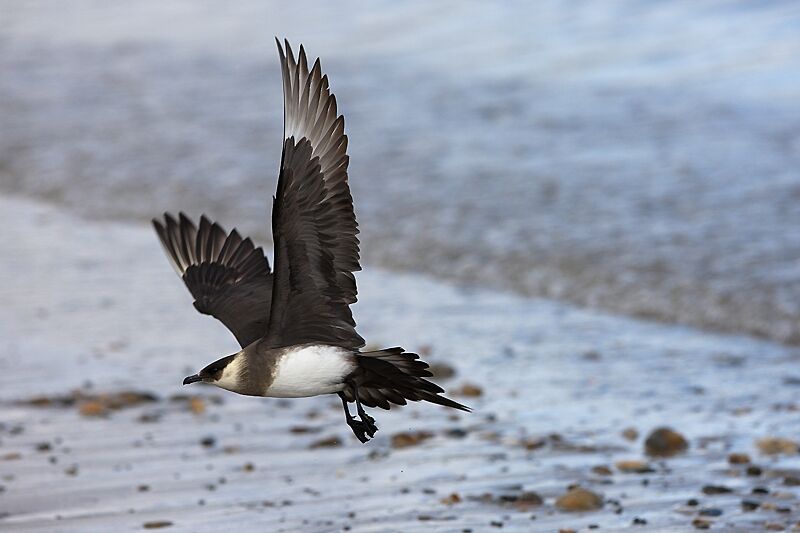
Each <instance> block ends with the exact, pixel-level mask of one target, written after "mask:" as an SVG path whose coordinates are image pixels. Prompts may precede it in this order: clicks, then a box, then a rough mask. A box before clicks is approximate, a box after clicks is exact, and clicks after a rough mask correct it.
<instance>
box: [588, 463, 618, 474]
mask: <svg viewBox="0 0 800 533" xmlns="http://www.w3.org/2000/svg"><path fill="white" fill-rule="evenodd" d="M592 472H594V473H595V474H597V475H598V476H610V475H612V474H613V472H611V469H610V468H609V467H607V466H606V465H597V466H594V467H592Z"/></svg>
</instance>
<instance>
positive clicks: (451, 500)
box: [439, 492, 461, 505]
mask: <svg viewBox="0 0 800 533" xmlns="http://www.w3.org/2000/svg"><path fill="white" fill-rule="evenodd" d="M439 501H440V502H442V503H443V504H445V505H455V504H457V503H461V496H460V495H459V494H458V493H457V492H454V493H452V494H451V495H450V496H445V497H444V498H442V499H441V500H439Z"/></svg>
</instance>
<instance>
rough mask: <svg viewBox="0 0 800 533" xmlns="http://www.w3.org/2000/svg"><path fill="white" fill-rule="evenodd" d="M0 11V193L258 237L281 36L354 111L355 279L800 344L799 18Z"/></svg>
mask: <svg viewBox="0 0 800 533" xmlns="http://www.w3.org/2000/svg"><path fill="white" fill-rule="evenodd" d="M311 6H312V4H305V3H302V2H292V3H288V4H287V3H286V2H252V1H246V2H239V3H236V5H234V6H227V7H226V8H225V9H224V10H223V9H219V8H215V7H214V6H212V5H211V4H205V3H197V2H189V1H177V2H169V3H163V2H155V1H144V2H136V3H129V2H109V1H98V0H80V1H76V2H70V3H64V4H59V6H57V7H54V6H53V4H51V3H47V2H21V1H6V2H3V4H2V6H0V71H1V72H3V75H2V76H0V115H1V116H2V117H3V128H2V130H0V190H2V191H5V192H12V193H17V194H25V195H35V196H37V197H39V198H44V199H47V200H48V201H51V202H54V203H57V204H59V205H64V206H68V207H69V208H71V209H75V210H77V211H79V212H81V213H83V214H88V215H92V216H98V217H106V218H108V217H110V218H118V219H119V218H122V219H137V220H144V219H146V218H149V217H150V216H152V215H154V214H156V213H158V212H160V211H162V210H166V209H170V210H177V209H185V210H187V211H189V212H192V213H199V212H201V211H202V212H207V213H210V214H211V215H213V216H214V217H218V218H219V220H220V221H221V222H222V223H223V224H224V225H226V226H228V227H230V226H233V225H238V226H239V227H242V228H244V229H245V230H246V231H249V232H252V233H254V234H255V236H256V237H258V238H261V239H266V238H268V235H267V228H268V211H269V198H270V195H271V194H272V192H273V190H274V180H275V171H276V168H277V161H278V157H279V153H278V150H279V146H280V144H279V143H278V142H277V139H279V136H280V131H281V127H282V125H281V122H282V109H281V104H280V101H281V95H280V85H279V82H278V75H279V73H278V62H277V58H276V54H275V51H274V49H273V43H272V35H273V34H277V35H286V36H288V37H289V38H290V39H292V40H293V41H294V42H301V41H302V42H304V43H305V44H306V45H307V46H308V48H309V51H310V53H311V54H312V55H321V56H322V57H323V65H324V66H325V69H326V70H327V71H328V72H329V73H330V75H331V78H332V85H333V88H334V90H335V91H336V94H337V95H338V97H339V98H338V100H339V104H340V106H341V109H342V110H343V111H344V112H345V113H346V114H347V119H348V133H349V136H350V147H351V149H350V153H351V156H352V165H351V168H352V173H351V176H352V187H353V190H354V195H355V201H356V208H357V213H358V216H359V220H360V221H361V224H362V229H363V243H364V246H363V250H364V254H365V257H366V258H367V260H368V261H369V262H370V263H371V264H375V265H382V266H385V267H389V268H392V269H395V270H401V271H420V272H426V273H432V274H435V275H437V276H440V277H444V278H450V279H455V280H459V281H461V282H467V283H470V284H477V285H483V286H490V287H499V288H503V289H511V290H513V291H517V292H518V293H520V294H526V295H539V296H547V297H551V298H556V299H560V300H566V301H571V302H576V303H579V304H581V305H583V306H589V307H596V308H602V309H609V310H612V311H615V312H619V313H624V314H632V315H640V316H646V317H654V318H658V319H661V320H667V321H678V322H682V323H686V324H693V325H699V326H704V327H710V328H716V329H722V330H727V331H736V332H744V333H750V334H755V335H760V336H765V337H769V338H772V339H775V340H778V341H782V342H792V343H797V342H798V341H800V283H799V282H798V280H800V231H796V230H795V228H798V227H800V173H799V172H800V171H799V170H798V169H800V105H798V103H797V102H798V101H800V32H798V31H797V30H798V28H800V7H798V4H797V3H796V2H793V1H786V2H769V3H765V2H760V1H744V2H737V3H734V4H732V3H729V2H722V1H702V2H660V3H652V2H645V1H636V0H630V1H611V2H602V3H595V2H560V1H559V2H556V1H553V2H536V3H535V4H528V3H522V2H507V3H502V4H498V5H486V4H482V3H470V4H464V3H462V2H455V3H448V2H437V3H436V4H435V5H429V4H428V3H425V2H403V3H393V2H375V3H371V4H369V5H368V6H364V5H362V4H361V3H358V4H356V3H337V5H336V7H333V6H321V5H319V3H314V4H313V7H311Z"/></svg>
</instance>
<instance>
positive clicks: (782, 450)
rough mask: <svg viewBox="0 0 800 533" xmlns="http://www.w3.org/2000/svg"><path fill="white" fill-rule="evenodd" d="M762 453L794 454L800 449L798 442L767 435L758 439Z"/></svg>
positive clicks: (757, 442) (757, 444)
mask: <svg viewBox="0 0 800 533" xmlns="http://www.w3.org/2000/svg"><path fill="white" fill-rule="evenodd" d="M756 446H758V449H759V451H760V452H761V453H763V454H766V455H779V454H784V455H794V454H796V453H797V452H798V449H800V445H798V444H797V442H795V441H793V440H789V439H784V438H781V437H765V438H763V439H759V440H757V441H756Z"/></svg>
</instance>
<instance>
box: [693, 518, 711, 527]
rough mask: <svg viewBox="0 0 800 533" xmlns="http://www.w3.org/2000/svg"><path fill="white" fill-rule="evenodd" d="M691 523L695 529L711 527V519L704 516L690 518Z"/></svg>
mask: <svg viewBox="0 0 800 533" xmlns="http://www.w3.org/2000/svg"><path fill="white" fill-rule="evenodd" d="M692 525H693V526H694V527H695V528H697V529H709V528H710V527H711V521H710V520H706V519H705V518H695V519H694V520H692Z"/></svg>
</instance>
